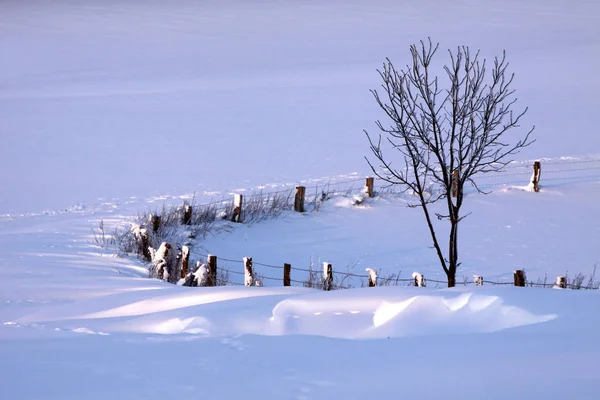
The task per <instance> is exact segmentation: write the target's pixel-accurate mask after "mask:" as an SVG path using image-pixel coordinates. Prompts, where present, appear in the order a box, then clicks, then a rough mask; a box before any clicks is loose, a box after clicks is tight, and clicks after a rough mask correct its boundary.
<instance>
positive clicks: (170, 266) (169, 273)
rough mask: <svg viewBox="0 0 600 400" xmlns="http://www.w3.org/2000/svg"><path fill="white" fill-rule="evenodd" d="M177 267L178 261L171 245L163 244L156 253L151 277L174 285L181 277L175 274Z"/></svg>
mask: <svg viewBox="0 0 600 400" xmlns="http://www.w3.org/2000/svg"><path fill="white" fill-rule="evenodd" d="M175 266H176V260H175V257H174V256H173V253H172V252H171V245H170V244H169V243H167V242H162V243H161V245H160V246H159V248H158V250H156V252H155V253H154V257H153V259H152V267H151V269H150V277H151V278H158V279H162V280H164V281H168V282H172V283H173V282H177V280H178V279H179V277H178V276H177V274H174V272H175V271H174V270H175Z"/></svg>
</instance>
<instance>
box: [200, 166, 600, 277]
mask: <svg viewBox="0 0 600 400" xmlns="http://www.w3.org/2000/svg"><path fill="white" fill-rule="evenodd" d="M593 164H597V165H593ZM544 165H551V166H552V167H551V168H550V169H548V170H543V171H542V172H543V179H542V182H543V181H558V180H568V181H581V180H592V179H595V180H598V181H600V158H593V159H584V160H580V159H579V160H578V159H562V160H544ZM572 165H575V167H572ZM580 165H584V166H583V167H579V166H580ZM519 169H521V170H522V171H518V170H519ZM591 171H598V174H593V173H589V172H591ZM584 172H585V174H582V173H584ZM531 174H532V170H531V165H529V164H523V163H514V164H509V165H507V166H506V167H505V168H504V170H503V171H502V172H498V173H494V174H480V175H479V176H478V178H479V179H481V181H483V182H482V183H478V186H479V187H502V186H508V185H519V184H520V185H527V184H529V178H528V177H529V176H531ZM548 175H550V176H548ZM505 177H511V178H512V177H523V179H519V180H517V179H514V180H512V179H511V180H508V181H507V180H501V181H500V182H498V181H494V182H486V181H488V180H490V179H499V178H505ZM358 182H365V179H364V178H352V179H344V180H340V181H336V180H330V181H322V182H320V183H316V184H314V185H313V186H308V187H305V190H314V191H316V192H317V193H316V194H315V198H318V192H319V191H321V192H322V194H323V196H325V195H327V196H332V195H336V194H345V195H351V194H355V193H359V192H364V190H365V189H364V186H358V187H357V186H348V185H351V184H356V183H358ZM311 183H314V181H311ZM387 186H388V187H389V185H387ZM292 191H293V188H292V187H288V188H280V189H278V190H275V191H266V192H265V191H263V190H262V189H261V190H260V191H259V192H258V193H251V194H246V195H244V196H245V198H246V199H249V201H253V199H258V200H256V201H259V202H260V201H267V200H268V199H272V198H274V197H277V196H281V195H284V196H287V197H286V199H287V201H289V199H290V198H291V197H293V196H292ZM375 193H377V191H375ZM388 193H390V194H395V192H393V191H389V192H388ZM397 194H401V193H397ZM217 205H222V206H224V207H225V208H227V207H229V208H232V207H233V199H232V198H228V199H226V198H222V199H220V200H216V201H212V202H209V203H204V204H199V205H196V207H199V208H200V209H201V208H202V207H213V206H217ZM286 207H287V203H286ZM192 254H194V255H195V256H197V257H203V258H204V259H205V260H206V259H207V258H208V254H203V253H199V252H197V251H192ZM218 260H219V261H221V262H225V263H233V264H242V265H244V261H242V260H239V259H233V258H224V257H219V258H218ZM252 264H253V265H254V266H258V267H262V268H264V269H268V270H271V271H273V270H284V266H283V265H277V264H273V263H264V262H257V261H253V263H252ZM219 270H220V271H222V272H223V273H224V274H225V275H226V276H229V274H231V275H235V276H243V275H245V272H244V270H243V268H240V269H239V270H236V269H232V268H223V267H222V266H221V267H219ZM290 270H291V271H296V272H302V273H304V274H308V275H307V276H306V279H301V280H299V279H291V277H288V280H289V282H291V283H294V284H296V286H309V287H318V286H319V285H320V284H322V282H323V279H325V277H324V276H323V271H322V270H320V269H318V268H312V266H311V267H309V268H299V267H293V266H291V267H290ZM256 275H257V279H258V280H260V281H261V282H263V281H268V282H280V283H283V282H284V281H285V277H284V276H283V275H284V274H283V273H282V274H281V277H275V276H272V275H270V274H258V273H257V274H256ZM333 275H334V277H335V279H336V283H335V284H334V285H333V287H334V288H339V289H345V288H352V287H362V286H367V285H368V282H369V279H370V278H372V276H371V275H370V274H358V273H354V272H341V271H334V274H333ZM377 275H378V276H377V284H378V285H386V286H387V285H416V284H417V283H416V281H415V279H414V278H400V277H399V275H396V274H391V275H389V276H379V275H381V272H379V273H378V274H377ZM357 280H358V282H357ZM221 281H222V283H224V284H230V285H236V286H237V285H239V286H244V284H243V283H240V282H237V281H235V280H230V279H225V280H223V279H222V280H221ZM425 282H427V283H428V284H434V285H438V286H447V285H448V282H447V281H445V280H439V279H427V280H425ZM455 284H456V285H457V286H466V285H476V284H488V285H500V286H504V285H514V284H515V283H514V282H511V281H490V280H482V281H480V282H477V281H476V280H474V279H466V278H465V277H459V279H457V280H456V282H455ZM525 286H529V287H541V288H547V287H555V286H557V285H556V284H554V283H547V282H546V281H544V282H541V281H539V280H538V281H536V282H532V281H528V282H525ZM563 286H564V287H566V288H572V289H591V288H597V287H598V285H597V284H596V283H595V281H594V279H593V276H592V278H591V280H590V282H589V283H588V285H583V284H582V283H581V282H575V283H570V282H566V283H565V284H564V285H563Z"/></svg>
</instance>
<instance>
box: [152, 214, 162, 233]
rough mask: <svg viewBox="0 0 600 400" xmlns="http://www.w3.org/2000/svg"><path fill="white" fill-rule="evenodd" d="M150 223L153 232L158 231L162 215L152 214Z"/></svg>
mask: <svg viewBox="0 0 600 400" xmlns="http://www.w3.org/2000/svg"><path fill="white" fill-rule="evenodd" d="M150 225H152V232H154V233H156V232H158V229H159V228H160V215H156V214H150Z"/></svg>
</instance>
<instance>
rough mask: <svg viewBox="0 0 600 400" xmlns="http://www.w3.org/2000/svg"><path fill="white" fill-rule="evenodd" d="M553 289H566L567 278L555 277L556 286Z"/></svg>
mask: <svg viewBox="0 0 600 400" xmlns="http://www.w3.org/2000/svg"><path fill="white" fill-rule="evenodd" d="M554 287H555V288H561V289H566V288H567V277H566V276H557V277H556V285H554Z"/></svg>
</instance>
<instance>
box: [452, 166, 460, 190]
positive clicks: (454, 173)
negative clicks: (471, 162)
mask: <svg viewBox="0 0 600 400" xmlns="http://www.w3.org/2000/svg"><path fill="white" fill-rule="evenodd" d="M458 179H459V176H458V170H457V169H455V170H454V171H452V197H456V196H458Z"/></svg>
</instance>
